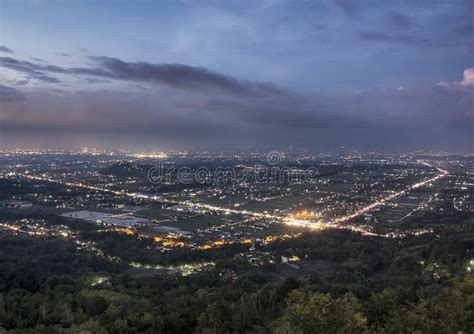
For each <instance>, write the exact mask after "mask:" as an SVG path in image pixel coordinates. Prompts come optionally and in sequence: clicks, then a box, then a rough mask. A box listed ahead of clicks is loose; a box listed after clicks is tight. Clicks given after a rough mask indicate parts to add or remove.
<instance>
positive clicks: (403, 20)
mask: <svg viewBox="0 0 474 334" xmlns="http://www.w3.org/2000/svg"><path fill="white" fill-rule="evenodd" d="M386 18H387V20H388V22H389V23H390V24H391V25H393V26H396V27H399V28H406V29H408V28H410V27H411V20H410V18H409V17H408V16H406V15H403V14H402V13H400V12H397V11H390V12H388V13H387V14H386Z"/></svg>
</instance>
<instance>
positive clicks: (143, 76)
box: [70, 57, 287, 96]
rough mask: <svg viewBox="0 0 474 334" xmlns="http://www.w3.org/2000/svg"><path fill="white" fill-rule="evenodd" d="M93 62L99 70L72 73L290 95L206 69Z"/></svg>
mask: <svg viewBox="0 0 474 334" xmlns="http://www.w3.org/2000/svg"><path fill="white" fill-rule="evenodd" d="M91 59H92V60H93V61H94V62H95V63H96V64H97V67H94V68H73V69H70V72H71V73H74V74H86V75H93V76H97V77H104V78H110V79H119V80H130V81H138V82H149V83H157V84H165V85H168V86H170V87H175V88H179V89H184V90H208V91H209V90H215V91H222V92H225V93H229V94H233V95H250V96H266V95H280V94H287V92H286V91H284V90H282V89H279V88H278V87H276V86H274V85H272V84H267V83H254V82H250V81H243V80H238V79H236V78H233V77H231V76H227V75H224V74H220V73H217V72H213V71H210V70H208V69H206V68H204V67H194V66H188V65H183V64H151V63H147V62H136V63H131V62H125V61H122V60H120V59H118V58H109V57H91Z"/></svg>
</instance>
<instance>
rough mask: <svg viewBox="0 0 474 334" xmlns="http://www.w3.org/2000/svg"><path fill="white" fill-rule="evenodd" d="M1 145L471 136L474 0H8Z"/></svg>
mask: <svg viewBox="0 0 474 334" xmlns="http://www.w3.org/2000/svg"><path fill="white" fill-rule="evenodd" d="M0 22H1V23H0V71H1V76H0V148H16V147H18V148H26V147H28V148H66V149H68V148H79V147H84V146H89V147H92V146H95V147H101V148H111V149H116V148H129V149H143V150H152V149H169V148H211V149H212V148H215V149H221V148H226V147H248V146H252V147H272V146H279V147H281V146H297V147H300V148H308V149H312V150H325V151H331V150H336V149H339V148H340V147H341V146H344V147H348V148H356V149H360V150H385V151H391V150H393V151H405V150H416V149H427V150H447V151H452V152H472V146H473V139H474V138H473V125H474V112H473V109H474V61H473V59H474V2H472V1H467V0H466V1H463V0H458V1H432V2H428V1H383V2H380V1H372V0H366V1H355V0H352V1H350V0H321V1H311V0H308V1H296V0H262V1H213V0H210V1H204V0H203V1H185V0H183V1H158V2H155V1H137V2H131V1H113V2H110V1H81V2H80V1H68V2H66V1H63V2H62V1H48V0H27V1H12V0H0Z"/></svg>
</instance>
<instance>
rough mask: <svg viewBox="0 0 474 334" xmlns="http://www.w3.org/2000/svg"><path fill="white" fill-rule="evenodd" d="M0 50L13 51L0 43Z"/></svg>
mask: <svg viewBox="0 0 474 334" xmlns="http://www.w3.org/2000/svg"><path fill="white" fill-rule="evenodd" d="M0 51H1V52H6V53H13V51H12V50H11V49H9V48H7V47H6V46H3V45H0Z"/></svg>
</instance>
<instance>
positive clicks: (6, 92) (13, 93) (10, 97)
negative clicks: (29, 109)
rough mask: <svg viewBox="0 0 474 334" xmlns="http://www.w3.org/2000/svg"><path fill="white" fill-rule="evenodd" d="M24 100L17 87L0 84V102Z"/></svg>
mask: <svg viewBox="0 0 474 334" xmlns="http://www.w3.org/2000/svg"><path fill="white" fill-rule="evenodd" d="M23 100H25V95H24V94H23V93H22V92H21V91H19V90H18V89H15V88H12V87H7V86H3V85H0V103H1V102H17V101H23Z"/></svg>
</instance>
